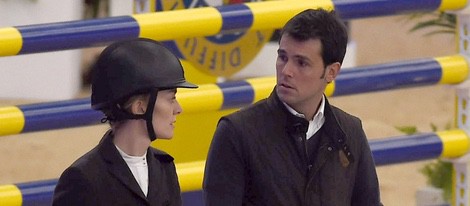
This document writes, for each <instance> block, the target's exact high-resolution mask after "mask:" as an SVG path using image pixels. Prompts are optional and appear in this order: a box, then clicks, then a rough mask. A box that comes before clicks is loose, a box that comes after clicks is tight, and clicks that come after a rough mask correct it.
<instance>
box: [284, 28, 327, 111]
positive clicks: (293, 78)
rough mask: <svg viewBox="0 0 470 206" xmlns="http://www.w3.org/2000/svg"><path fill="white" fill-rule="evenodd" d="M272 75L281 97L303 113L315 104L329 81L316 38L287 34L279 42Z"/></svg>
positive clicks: (318, 41)
mask: <svg viewBox="0 0 470 206" xmlns="http://www.w3.org/2000/svg"><path fill="white" fill-rule="evenodd" d="M326 72H328V69H327V70H326ZM276 75H277V87H276V92H277V94H278V96H279V98H280V99H281V101H283V102H285V103H287V104H288V105H289V106H290V107H292V108H294V109H295V110H296V111H297V112H300V113H304V114H305V113H308V111H309V110H310V109H311V108H312V107H314V108H316V106H317V105H318V104H319V102H320V100H321V98H322V95H323V92H324V90H325V87H326V85H327V82H330V81H332V79H331V77H330V76H328V77H326V76H325V65H324V63H323V59H322V56H321V42H320V40H318V39H309V40H306V41H297V40H295V39H293V38H292V37H290V36H289V35H288V34H285V35H283V36H282V37H281V40H280V42H279V49H278V57H277V61H276ZM330 79H331V80H330Z"/></svg>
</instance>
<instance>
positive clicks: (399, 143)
mask: <svg viewBox="0 0 470 206" xmlns="http://www.w3.org/2000/svg"><path fill="white" fill-rule="evenodd" d="M469 140H470V139H469V137H468V136H467V135H466V133H465V132H464V131H462V130H449V131H440V132H436V133H425V134H418V135H410V136H400V137H390V138H385V139H376V140H370V141H369V145H370V146H371V150H372V154H373V156H374V160H375V163H376V165H377V166H384V165H391V164H398V163H405V162H413V161H419V160H428V159H435V158H455V157H460V156H462V155H464V154H467V152H468V151H469V148H470V142H469ZM204 164H205V161H195V162H188V163H179V164H176V170H177V173H178V177H179V182H180V186H181V190H182V192H183V193H182V198H183V201H184V202H191V203H194V205H202V202H201V201H202V198H201V192H202V191H201V189H202V188H201V186H202V180H203V175H204ZM56 184H57V179H52V180H43V181H36V182H29V183H21V184H10V185H3V186H0V205H2V206H21V205H23V206H29V205H35V206H43V205H44V206H45V205H51V202H52V195H53V192H54V188H55V185H56ZM194 201H196V202H194ZM197 201H200V202H197Z"/></svg>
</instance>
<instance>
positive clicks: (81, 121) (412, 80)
mask: <svg viewBox="0 0 470 206" xmlns="http://www.w3.org/2000/svg"><path fill="white" fill-rule="evenodd" d="M468 73H469V66H468V63H467V61H466V59H465V58H464V57H462V56H460V55H455V56H445V57H438V58H425V59H417V60H413V61H412V60H410V61H405V62H396V63H390V64H379V65H374V66H368V67H366V68H351V69H344V70H343V71H342V72H341V73H340V75H339V76H338V78H337V79H336V80H335V81H334V82H332V83H331V84H330V85H328V87H327V89H326V95H327V96H342V95H351V94H359V93H366V92H374V91H383V90H392V89H401V88H405V87H418V86H425V85H434V84H458V83H461V82H463V81H465V80H466V79H467V77H468ZM275 84H276V80H275V77H262V78H253V79H247V80H241V81H234V82H225V83H218V84H204V85H200V87H199V88H198V89H196V90H185V89H180V90H179V92H178V94H177V98H178V101H179V102H180V104H181V106H182V108H183V110H184V113H183V115H185V114H187V113H203V112H209V111H220V110H225V109H236V108H240V107H243V106H247V105H250V104H252V103H254V102H256V101H258V100H260V99H263V98H266V97H267V96H268V95H269V94H270V93H271V91H272V90H273V87H274V85H275ZM102 118H103V116H102V114H101V113H100V112H98V111H95V110H92V109H91V108H90V100H89V99H88V98H85V99H78V100H67V101H58V102H48V103H39V104H29V105H19V106H8V107H3V108H1V107H0V136H1V135H9V134H18V133H25V132H34V131H42V130H51V129H59V128H69V127H79V126H86V125H93V124H98V123H99V122H100V120H101V119H102Z"/></svg>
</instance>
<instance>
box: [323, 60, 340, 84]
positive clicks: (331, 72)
mask: <svg viewBox="0 0 470 206" xmlns="http://www.w3.org/2000/svg"><path fill="white" fill-rule="evenodd" d="M340 68H341V64H340V63H339V62H335V63H332V64H330V65H328V67H327V68H326V74H325V79H326V82H328V83H331V82H332V81H333V80H335V79H336V76H338V74H339V70H340Z"/></svg>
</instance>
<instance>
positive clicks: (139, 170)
mask: <svg viewBox="0 0 470 206" xmlns="http://www.w3.org/2000/svg"><path fill="white" fill-rule="evenodd" d="M114 146H116V149H117V150H118V151H119V154H121V156H122V158H123V159H124V161H126V164H127V166H128V167H129V169H130V170H131V172H132V174H133V175H134V178H135V180H136V181H137V183H138V184H139V186H140V189H142V192H143V193H144V194H145V196H147V193H148V188H149V186H148V185H149V170H148V165H147V152H145V154H144V155H142V156H131V155H128V154H126V153H125V152H124V151H122V150H121V149H120V148H119V147H118V146H117V145H114Z"/></svg>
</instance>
